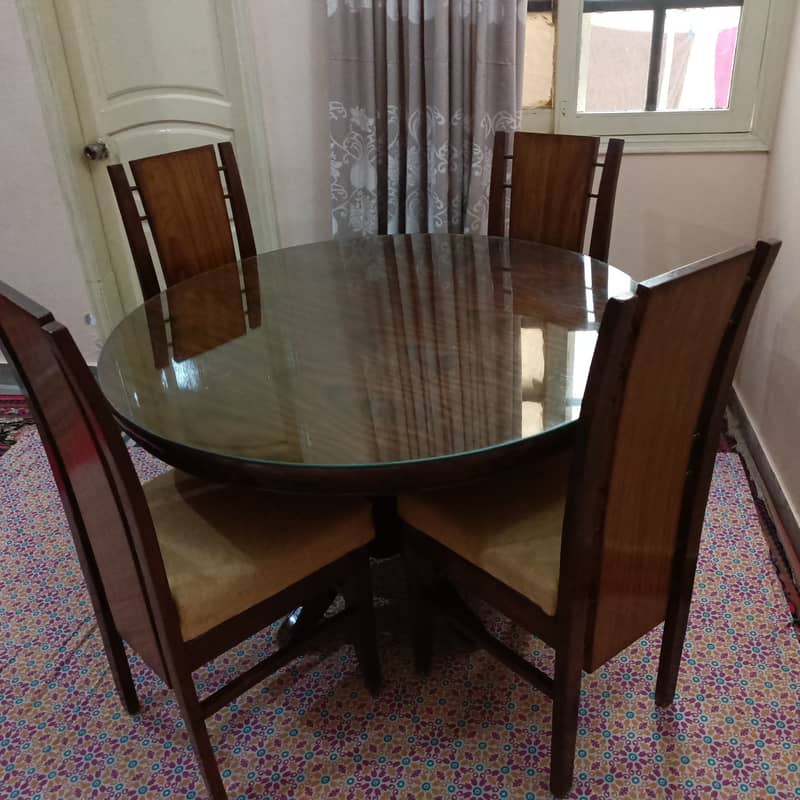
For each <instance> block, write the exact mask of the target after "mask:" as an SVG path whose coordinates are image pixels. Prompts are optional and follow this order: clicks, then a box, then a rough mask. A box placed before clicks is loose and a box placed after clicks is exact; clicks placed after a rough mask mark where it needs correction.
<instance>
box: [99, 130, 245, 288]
mask: <svg viewBox="0 0 800 800" xmlns="http://www.w3.org/2000/svg"><path fill="white" fill-rule="evenodd" d="M217 153H219V165H218V164H217ZM130 169H131V174H132V176H133V181H134V183H133V185H130V184H129V183H128V177H127V175H126V174H125V168H124V166H123V165H122V164H114V165H112V166H110V167H109V168H108V174H109V177H110V178H111V185H112V187H113V189H114V194H115V196H116V198H117V205H118V206H119V211H120V214H121V216H122V223H123V225H124V227H125V233H126V234H127V237H128V243H129V244H130V248H131V253H132V255H133V262H134V265H135V267H136V274H137V275H138V277H139V284H140V286H141V288H142V294H143V295H144V298H145V299H146V300H147V299H149V298H150V297H153V296H154V295H157V294H158V293H159V292H160V288H159V283H158V277H157V275H156V270H155V266H154V264H153V256H152V253H151V252H150V246H149V244H148V241H147V236H146V235H145V230H144V227H143V223H145V222H146V223H148V224H149V226H150V232H151V234H152V237H153V242H154V244H155V249H156V253H157V255H158V260H159V263H160V265H161V272H162V274H163V277H164V285H165V287H167V288H168V287H170V286H173V285H174V284H176V283H179V282H180V281H183V280H185V279H186V278H190V277H192V276H193V275H197V274H199V273H201V272H205V271H207V270H210V269H214V268H215V267H219V266H221V265H223V264H227V263H228V262H231V261H236V259H237V253H236V249H235V247H234V243H233V235H232V233H231V216H232V218H233V224H234V226H235V228H236V240H237V243H238V247H239V253H238V257H239V258H240V259H244V258H250V257H251V256H254V255H256V246H255V240H254V238H253V229H252V226H251V224H250V215H249V213H248V211H247V201H246V200H245V196H244V189H243V188H242V179H241V176H240V174H239V168H238V166H237V164H236V156H235V155H234V152H233V146H232V145H231V143H230V142H220V143H219V144H218V145H211V144H209V145H203V146H202V147H192V148H190V149H188V150H177V151H175V152H173V153H164V154H163V155H158V156H151V157H150V158H140V159H137V160H136V161H131V162H130ZM223 176H224V184H223V182H222V177H223ZM134 192H138V194H139V198H140V200H141V206H142V211H143V213H140V211H139V208H138V207H137V204H136V199H135V197H134ZM226 201H227V202H229V203H230V208H231V214H230V216H229V214H228V206H227V202H226Z"/></svg>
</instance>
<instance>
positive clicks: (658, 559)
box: [398, 242, 780, 796]
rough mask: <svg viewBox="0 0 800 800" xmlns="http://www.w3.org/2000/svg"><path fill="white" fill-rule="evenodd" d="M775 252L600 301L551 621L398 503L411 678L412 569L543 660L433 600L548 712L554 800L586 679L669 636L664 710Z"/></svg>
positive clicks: (414, 509)
mask: <svg viewBox="0 0 800 800" xmlns="http://www.w3.org/2000/svg"><path fill="white" fill-rule="evenodd" d="M779 247H780V245H779V243H766V242H759V243H758V245H757V246H756V248H755V250H751V249H742V250H738V251H731V252H729V253H725V254H722V255H720V256H716V257H713V258H711V259H708V260H706V261H702V262H698V263H697V264H693V265H690V266H688V267H685V268H683V269H679V270H676V271H674V272H671V273H667V274H665V275H662V276H661V277H659V278H654V279H653V280H650V281H647V282H645V283H643V284H641V285H640V286H639V287H638V289H637V291H636V295H635V296H634V297H631V298H630V299H625V300H610V301H609V303H608V306H607V309H606V314H605V317H604V319H603V324H602V327H601V330H600V334H599V340H598V343H597V347H596V349H595V354H594V359H593V361H592V366H591V370H590V375H589V380H588V385H587V389H586V394H585V397H584V403H583V405H582V407H581V414H580V419H579V423H578V429H577V431H576V435H575V441H574V446H573V451H572V456H571V464H570V468H569V469H570V471H569V476H568V478H567V479H565V481H564V482H565V485H564V488H563V492H564V495H565V510H564V515H563V523H562V529H561V545H560V547H561V551H560V561H559V567H558V568H557V569H558V584H557V603H556V608H555V613H546V612H545V610H543V608H542V607H540V606H539V605H538V604H536V603H534V602H532V600H531V599H530V598H529V597H528V596H526V595H524V594H522V593H520V592H518V591H515V590H514V589H512V588H511V587H510V586H508V585H507V584H506V583H504V582H503V581H501V580H498V579H497V578H496V577H494V576H493V575H490V574H489V573H488V572H487V571H485V570H484V569H481V568H480V567H479V566H477V565H476V564H475V563H473V561H472V560H467V559H465V558H462V557H461V556H460V555H457V554H456V553H455V552H453V550H452V549H451V548H448V547H445V546H444V545H443V544H442V543H441V542H440V541H437V539H436V538H435V537H436V535H437V534H436V531H434V530H427V531H424V532H423V531H421V530H416V529H414V528H411V527H410V526H411V525H415V519H416V518H417V517H418V516H419V515H420V513H421V511H420V507H421V506H420V503H423V504H424V503H428V504H429V505H432V506H434V507H436V503H437V499H436V498H437V493H436V492H433V493H430V494H429V495H428V499H427V500H424V499H423V500H420V496H419V495H418V496H416V497H415V496H411V497H402V496H401V497H400V498H399V500H398V504H399V510H400V514H401V516H402V517H404V519H406V520H407V521H408V523H409V528H408V529H407V536H406V556H407V558H406V563H407V574H408V579H409V582H410V587H409V596H410V598H412V601H413V602H412V614H413V625H414V641H415V649H416V662H417V666H418V668H419V669H421V670H423V671H424V670H427V669H428V668H429V666H430V660H431V648H432V640H433V635H432V628H431V614H430V610H431V609H430V607H429V605H428V602H426V597H427V596H428V595H429V593H430V592H431V591H432V590H431V588H430V584H429V582H426V581H425V580H424V579H423V578H422V577H421V575H422V571H421V569H420V563H421V562H423V561H431V560H432V561H433V562H434V564H436V566H437V569H438V570H439V574H440V575H442V576H447V577H454V578H456V579H457V580H460V581H462V582H463V583H464V584H465V585H466V586H467V587H468V588H469V591H470V593H471V594H472V595H477V596H482V597H484V598H486V599H488V600H489V601H490V602H491V603H493V604H494V605H495V606H496V607H497V608H498V609H500V610H501V611H502V612H503V613H505V614H506V615H507V616H508V617H509V618H511V619H512V620H514V621H515V622H517V623H519V624H520V625H522V626H523V627H525V628H526V629H528V630H529V631H531V632H533V633H534V634H536V635H538V636H540V637H541V638H542V639H543V640H544V641H545V642H546V643H548V644H549V645H550V646H552V647H553V648H554V649H555V653H556V659H555V673H554V677H552V678H551V677H550V676H548V675H546V674H545V673H543V672H542V671H540V670H538V669H537V668H535V667H533V666H532V665H530V664H528V663H527V662H526V661H524V660H523V659H522V658H520V657H519V656H518V655H516V654H515V653H514V652H513V651H511V650H510V649H508V648H507V647H506V646H505V645H504V644H502V643H501V642H499V641H497V640H496V639H495V638H494V637H492V636H491V635H490V634H489V633H488V632H487V631H486V630H484V629H483V627H482V626H481V625H480V624H479V623H478V622H477V621H476V620H475V618H474V617H473V616H472V615H471V614H470V613H469V612H468V611H466V610H465V607H464V606H463V604H462V603H460V602H458V600H457V598H456V599H455V600H454V599H453V597H452V594H450V595H449V596H448V597H445V598H444V599H445V601H446V602H445V603H444V608H445V610H446V611H449V612H450V614H451V616H452V617H453V619H454V620H455V621H456V623H457V624H459V625H460V626H462V627H463V628H464V629H465V630H467V631H468V632H470V633H472V634H473V635H474V636H475V638H476V640H477V641H478V642H479V643H481V644H483V645H484V646H486V647H487V648H488V649H489V650H490V651H491V652H493V653H494V654H495V655H497V656H498V657H499V658H500V659H501V660H502V661H503V662H504V663H505V664H507V665H508V666H509V667H511V668H512V669H514V670H515V671H517V672H518V673H519V674H520V675H522V676H523V677H525V678H527V679H528V680H530V682H531V683H532V684H533V685H534V686H536V687H537V688H538V689H540V690H541V691H543V692H545V693H546V694H548V695H550V696H551V697H552V698H553V702H554V707H553V733H552V745H551V747H552V756H551V764H552V772H551V788H552V791H553V793H554V794H555V795H557V796H564V795H565V794H567V792H568V791H569V789H570V786H571V784H572V771H573V761H574V752H575V741H576V732H577V722H578V706H579V694H580V683H581V669H582V668H585V669H586V670H588V671H593V670H595V669H597V668H598V667H599V666H601V665H602V664H603V663H605V662H606V661H607V660H608V659H610V658H611V657H613V656H615V655H616V654H618V653H619V652H620V651H622V650H623V649H624V648H625V647H627V646H628V645H629V644H631V643H632V642H634V641H635V640H636V639H638V638H639V637H641V636H642V635H644V634H645V633H647V632H648V631H650V630H651V629H652V628H653V627H654V626H656V625H658V624H659V623H660V622H662V621H666V622H665V628H664V637H663V643H662V648H661V658H660V663H659V670H658V682H657V686H656V702H657V703H658V704H659V705H661V706H665V705H669V704H670V703H671V702H672V699H673V697H674V693H675V686H676V681H677V675H678V668H679V664H680V659H681V651H682V647H683V642H684V638H685V633H686V623H687V618H688V612H689V603H690V601H691V595H692V588H693V581H694V574H695V567H696V563H697V556H698V550H699V546H700V535H701V529H702V525H703V518H704V513H705V505H706V500H707V497H708V490H709V485H710V482H711V473H712V469H713V464H714V456H715V452H716V443H717V441H718V438H719V432H720V428H721V423H722V413H723V409H724V406H725V403H726V400H727V396H728V393H729V390H730V384H731V381H732V377H733V372H734V369H735V367H736V363H737V360H738V357H739V353H740V350H741V346H742V342H743V339H744V336H745V333H746V331H747V327H748V324H749V321H750V317H751V314H752V312H753V308H754V306H755V303H756V301H757V299H758V296H759V294H760V292H761V289H762V286H763V284H764V281H765V279H766V277H767V274H768V272H769V269H770V267H771V266H772V263H773V262H774V260H775V257H776V255H777V252H778V249H779ZM546 468H547V467H546V465H544V466H543V469H546ZM542 477H544V476H542ZM509 479H510V475H508V474H507V475H506V476H505V477H502V476H501V477H499V478H496V479H494V480H495V482H496V484H495V485H494V491H496V492H497V494H496V495H493V493H492V492H493V490H492V488H491V487H492V484H484V485H483V487H482V486H481V485H480V484H477V485H471V486H470V487H469V489H467V490H465V491H468V492H469V493H470V494H471V495H474V494H475V493H476V492H481V491H485V492H487V502H491V501H492V498H493V496H494V497H495V503H497V504H498V505H500V504H501V502H502V500H501V499H498V498H502V497H503V494H502V492H503V485H504V482H507V481H509ZM422 497H424V495H423V496H422ZM439 497H441V493H439ZM431 498H432V499H431ZM450 502H451V504H453V503H455V502H457V501H453V500H452V498H451V500H450ZM423 509H424V505H423ZM499 511H501V509H500V508H498V512H499ZM443 513H444V514H445V515H446V513H447V512H446V511H445V512H443ZM417 527H418V526H417ZM532 546H533V545H531V547H532ZM530 552H531V553H533V550H531V551H530Z"/></svg>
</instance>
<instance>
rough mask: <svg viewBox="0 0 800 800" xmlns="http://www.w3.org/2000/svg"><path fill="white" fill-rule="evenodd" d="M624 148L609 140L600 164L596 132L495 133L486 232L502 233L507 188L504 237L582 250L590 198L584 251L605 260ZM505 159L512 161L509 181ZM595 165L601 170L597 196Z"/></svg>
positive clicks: (577, 250)
mask: <svg viewBox="0 0 800 800" xmlns="http://www.w3.org/2000/svg"><path fill="white" fill-rule="evenodd" d="M624 146H625V141H624V140H623V139H609V140H608V149H607V151H606V155H605V160H604V162H603V163H602V164H601V163H599V161H598V158H599V156H598V154H599V151H600V139H599V138H597V137H595V136H563V135H559V134H551V133H524V132H520V131H517V132H516V133H514V134H511V133H507V132H505V131H498V132H497V133H496V134H495V138H494V151H493V154H492V177H491V183H490V185H489V227H488V232H489V235H490V236H505V235H506V201H507V195H506V192H510V195H511V198H510V213H509V218H508V235H509V236H510V237H511V238H512V239H529V240H531V241H534V242H541V243H542V244H549V245H553V246H554V247H563V248H565V249H567V250H574V251H576V252H578V253H582V252H583V242H584V238H585V236H586V223H587V220H588V218H589V204H590V200H591V199H592V198H595V199H596V200H597V204H596V205H595V210H594V222H593V224H592V238H591V243H590V246H589V255H590V256H591V257H592V258H597V259H599V260H600V261H608V249H609V246H610V244H611V225H612V222H613V219H614V200H615V198H616V195H617V179H618V178H619V168H620V163H621V162H622V150H623V148H624ZM507 161H511V182H510V183H509V182H508V167H507V165H506V162H507ZM595 168H602V173H601V177H600V185H599V188H598V191H597V193H596V194H595V193H594V190H593V186H594V179H595Z"/></svg>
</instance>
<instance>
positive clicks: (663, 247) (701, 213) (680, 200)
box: [610, 153, 768, 279]
mask: <svg viewBox="0 0 800 800" xmlns="http://www.w3.org/2000/svg"><path fill="white" fill-rule="evenodd" d="M767 160H768V159H767V154H766V153H676V154H647V155H626V156H624V157H623V159H622V170H621V173H620V183H619V189H618V192H617V202H616V208H615V211H614V228H613V231H612V237H611V253H610V260H611V262H612V263H613V264H614V265H616V266H618V267H620V269H623V270H625V271H626V272H629V273H630V274H631V275H633V276H634V277H635V278H637V279H642V278H649V277H652V276H653V275H657V274H658V273H660V272H663V271H665V270H667V269H672V268H673V267H677V266H680V265H681V264H686V263H689V262H691V261H695V260H697V259H700V258H703V257H705V256H708V255H711V254H713V253H716V252H718V251H719V250H725V249H727V248H729V247H735V246H737V245H740V244H747V243H749V242H752V241H753V240H754V239H755V236H756V230H757V227H758V218H759V212H760V205H761V192H762V188H763V186H764V177H765V174H766V169H767Z"/></svg>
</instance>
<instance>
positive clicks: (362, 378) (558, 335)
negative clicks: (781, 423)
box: [98, 234, 634, 468]
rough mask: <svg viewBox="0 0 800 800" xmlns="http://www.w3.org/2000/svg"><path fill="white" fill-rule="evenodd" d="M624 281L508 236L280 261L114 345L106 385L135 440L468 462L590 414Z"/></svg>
mask: <svg viewBox="0 0 800 800" xmlns="http://www.w3.org/2000/svg"><path fill="white" fill-rule="evenodd" d="M633 288H634V283H633V281H632V280H631V279H630V278H629V277H628V276H627V275H625V274H624V273H622V272H620V271H619V270H616V269H614V268H613V267H609V266H608V265H606V264H604V263H602V262H599V261H594V260H592V259H590V258H589V257H587V256H582V255H579V254H577V253H571V252H568V251H565V250H559V249H557V248H552V247H547V246H544V245H538V244H534V243H530V242H521V241H515V240H509V239H503V238H494V237H470V236H449V235H427V234H419V235H404V236H385V237H372V238H366V239H351V240H342V241H331V242H320V243H317V244H311V245H304V246H301V247H294V248H289V249H286V250H277V251H273V252H269V253H264V254H262V255H259V256H257V257H256V258H253V259H248V260H246V261H243V262H241V263H237V264H229V265H227V266H224V267H221V268H219V269H217V270H214V271H212V272H208V273H205V274H203V275H200V276H198V277H196V278H192V279H190V280H188V281H185V282H184V283H181V284H180V285H178V286H176V287H174V288H172V289H170V290H168V291H166V292H164V293H162V294H161V295H160V296H159V297H156V298H153V299H152V300H150V301H149V302H147V303H145V304H144V305H142V306H140V307H139V308H137V309H136V310H135V311H133V312H132V313H131V314H129V315H128V316H127V317H125V319H124V320H123V321H122V322H121V323H120V324H119V325H118V326H117V328H116V329H115V330H114V331H113V332H112V334H111V335H110V336H109V338H108V340H107V342H106V343H105V346H104V347H103V351H102V354H101V357H100V360H99V364H98V378H99V381H100V385H101V388H102V390H103V393H104V394H105V396H106V398H107V399H108V400H109V402H110V403H111V406H112V408H113V410H114V412H115V415H116V416H117V418H118V419H119V421H120V423H121V424H122V426H123V427H124V428H125V429H126V430H128V431H129V432H130V433H131V435H132V436H133V437H134V438H135V439H138V440H139V441H142V442H143V443H144V444H145V446H148V443H151V444H152V443H153V442H157V443H158V444H159V448H158V450H159V452H158V454H159V455H161V456H162V457H164V453H165V452H167V451H168V448H169V446H175V447H177V448H181V449H183V450H185V451H191V452H193V453H197V454H201V455H203V456H207V457H217V458H220V459H227V460H234V461H239V460H245V461H249V462H253V463H255V464H269V465H286V466H287V467H289V466H293V465H294V466H299V465H304V466H307V467H315V468H335V467H348V468H353V467H367V466H370V465H371V466H381V465H391V464H404V463H408V462H417V461H425V460H430V459H453V458H457V457H459V456H463V455H465V454H475V453H479V452H481V451H491V450H493V449H496V448H503V447H508V446H510V445H513V444H514V443H515V442H519V441H521V440H526V439H530V438H531V437H538V436H542V435H544V434H547V433H548V432H550V431H553V430H555V429H557V428H561V427H563V426H565V425H567V424H569V423H570V422H571V421H573V420H574V419H576V418H577V415H578V413H579V411H580V403H581V398H582V394H583V389H584V385H585V381H586V377H587V374H588V369H589V364H590V362H591V358H592V353H593V350H594V344H595V340H596V335H597V329H598V325H599V322H600V320H601V318H602V315H603V311H604V308H605V304H606V300H607V298H608V297H610V296H615V295H621V294H625V293H627V292H629V291H631V290H632V289H633Z"/></svg>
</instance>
